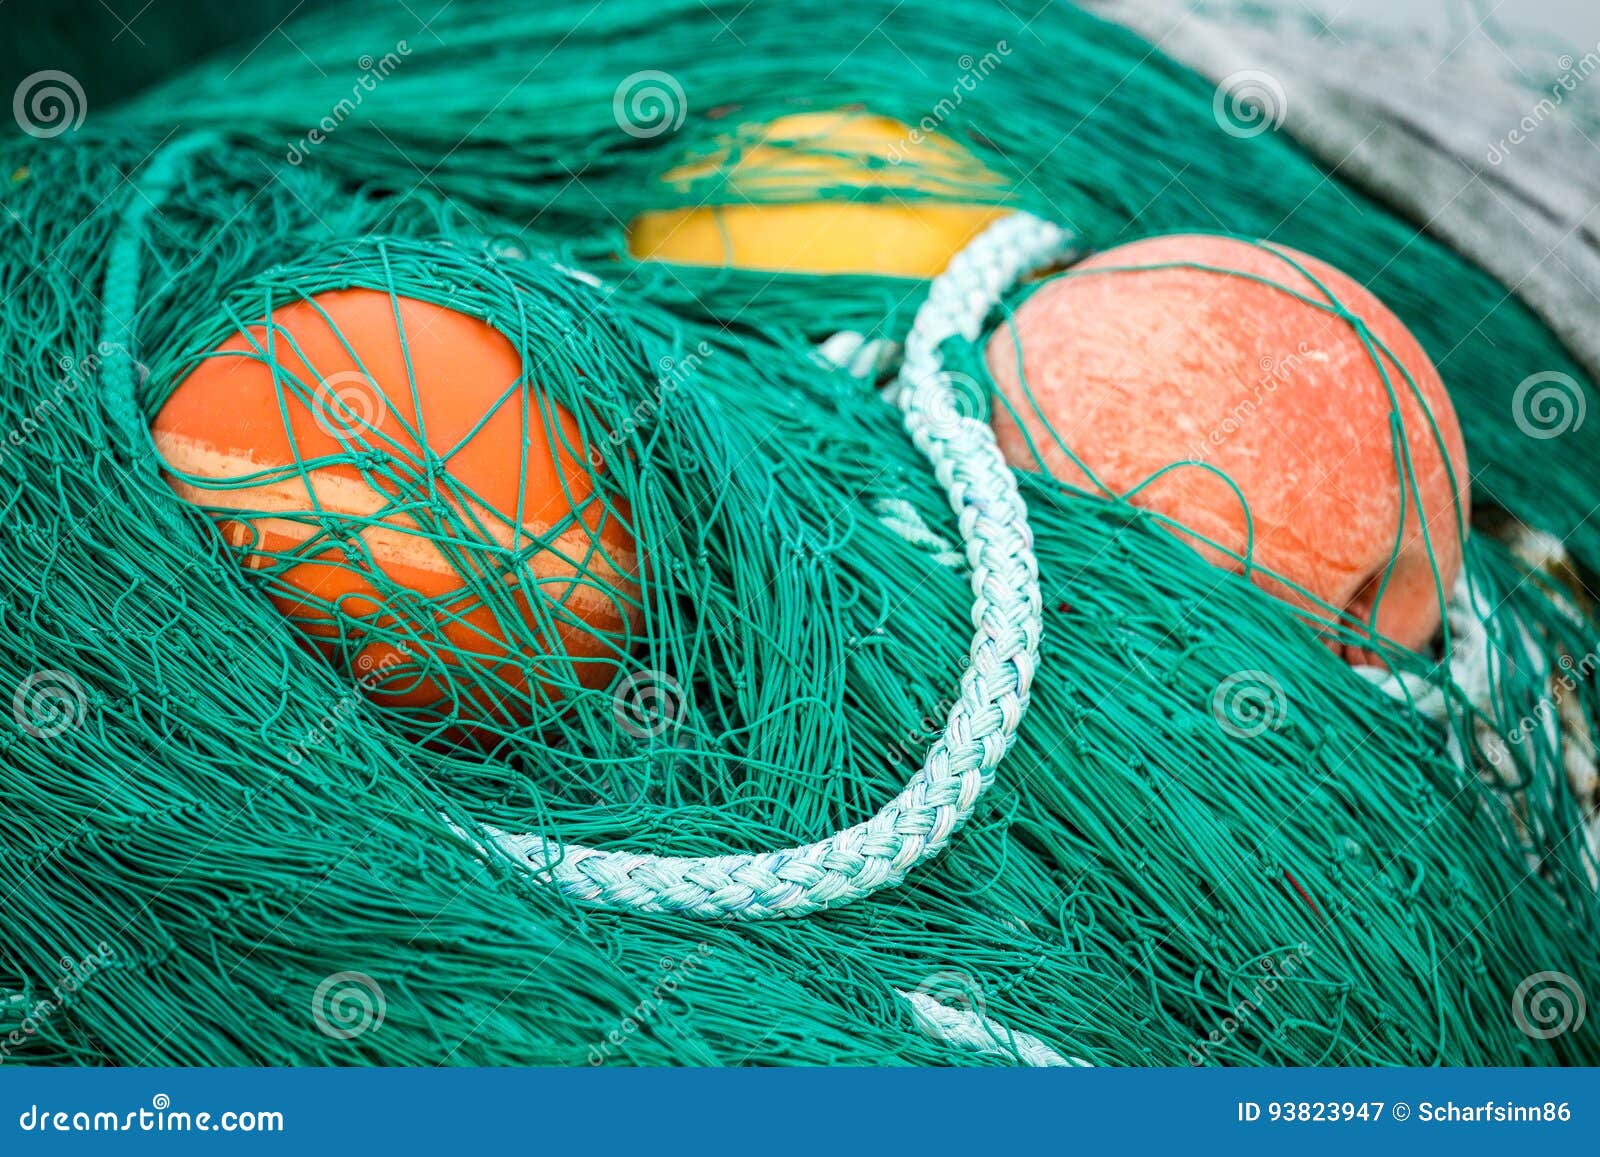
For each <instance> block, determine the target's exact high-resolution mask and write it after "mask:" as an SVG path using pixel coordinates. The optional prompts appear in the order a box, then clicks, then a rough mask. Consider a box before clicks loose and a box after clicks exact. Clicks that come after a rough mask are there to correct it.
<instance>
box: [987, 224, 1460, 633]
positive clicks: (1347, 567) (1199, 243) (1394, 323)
mask: <svg viewBox="0 0 1600 1157" xmlns="http://www.w3.org/2000/svg"><path fill="white" fill-rule="evenodd" d="M1285 258H1289V259H1290V260H1292V261H1293V262H1295V263H1296V264H1298V265H1299V266H1301V267H1303V268H1304V269H1305V270H1306V271H1307V272H1308V273H1309V274H1310V275H1311V277H1314V278H1315V279H1316V281H1317V282H1320V284H1321V286H1322V288H1321V289H1319V288H1318V287H1317V285H1315V284H1313V282H1312V280H1311V279H1310V278H1308V277H1307V276H1306V275H1305V274H1304V273H1301V272H1299V271H1298V270H1297V269H1296V268H1295V266H1294V265H1291V264H1290V262H1289V261H1287V260H1285ZM1198 266H1205V267H1207V268H1197V267H1198ZM1241 274H1242V275H1245V276H1240V275H1241ZM1252 276H1253V277H1255V278H1258V279H1260V280H1252V279H1251V277H1252ZM1263 282H1271V283H1274V284H1264V283H1263ZM1280 286H1281V287H1283V288H1279V287H1280ZM1286 290H1293V291H1295V292H1297V293H1299V294H1301V295H1303V296H1304V297H1306V298H1309V299H1311V301H1312V302H1327V301H1328V296H1327V295H1328V294H1331V295H1332V296H1333V298H1334V299H1335V300H1337V301H1338V302H1340V303H1342V304H1343V306H1344V307H1345V308H1346V309H1347V310H1348V311H1349V312H1350V313H1351V314H1353V315H1354V316H1355V317H1357V318H1359V319H1361V321H1362V322H1364V323H1365V325H1366V326H1367V327H1368V329H1369V331H1370V332H1371V334H1372V335H1373V337H1374V338H1375V339H1376V343H1381V346H1382V348H1383V349H1384V350H1385V351H1386V352H1383V353H1376V352H1374V351H1371V350H1369V349H1368V348H1367V346H1366V345H1365V344H1364V343H1363V341H1362V339H1361V337H1360V335H1359V334H1358V332H1357V330H1356V328H1355V327H1354V326H1352V325H1351V324H1350V323H1349V322H1348V321H1346V320H1344V319H1342V318H1340V317H1338V316H1336V315H1334V314H1330V313H1328V312H1325V311H1323V310H1321V309H1319V308H1317V306H1316V305H1313V304H1311V303H1310V302H1307V301H1302V300H1300V299H1298V298H1296V297H1295V296H1294V295H1293V294H1292V293H1290V292H1286ZM1324 290H1326V293H1324ZM1019 349H1020V353H1021V363H1022V377H1020V378H1019V375H1018V372H1017V363H1018V351H1019ZM1375 357H1376V358H1377V360H1376V361H1375V360H1374V359H1375ZM987 360H988V365H989V369H990V372H991V374H992V375H993V377H994V379H995V382H996V384H997V386H998V388H999V390H1000V392H1001V394H1002V395H1003V396H1004V397H1005V398H1006V399H1007V400H1008V401H1009V403H1010V405H1011V407H1012V408H1014V409H1015V411H1016V413H1017V414H1018V415H1019V416H1020V418H1021V421H1020V423H1019V422H1018V421H1017V420H1016V419H1014V418H1013V417H1012V416H1011V415H1010V414H1008V413H1006V412H1005V408H1004V407H1001V406H997V407H996V415H995V419H994V426H995V432H996V435H997V437H998V439H999V442H1000V446H1001V449H1002V450H1003V451H1004V453H1005V454H1006V457H1007V459H1008V460H1009V461H1010V462H1012V463H1013V464H1014V465H1017V466H1021V467H1024V468H1027V469H1038V468H1039V467H1040V466H1041V465H1042V466H1043V467H1044V468H1045V469H1046V470H1048V471H1049V472H1050V473H1052V474H1053V475H1054V476H1056V477H1058V478H1060V479H1061V480H1062V481H1064V482H1067V483H1070V484H1072V485H1074V486H1078V487H1082V488H1084V489H1088V490H1092V491H1097V492H1099V491H1100V487H1101V486H1103V487H1105V488H1106V489H1108V490H1110V491H1111V492H1113V493H1116V494H1127V493H1128V492H1130V491H1134V490H1135V488H1137V487H1139V486H1140V484H1141V483H1144V482H1145V481H1146V480H1147V479H1149V478H1150V477H1151V476H1152V475H1153V474H1155V473H1156V472H1157V471H1159V470H1161V468H1162V467H1165V466H1168V465H1170V464H1171V463H1174V462H1180V461H1184V460H1193V461H1198V462H1204V463H1208V464H1210V465H1211V466H1214V467H1216V468H1217V469H1218V470H1220V471H1221V472H1222V473H1224V474H1226V475H1227V476H1228V477H1229V478H1230V479H1232V481H1233V482H1234V483H1235V484H1236V485H1237V486H1238V487H1239V490H1240V491H1241V492H1242V494H1243V496H1244V499H1245V501H1246V502H1247V503H1248V505H1249V514H1250V518H1251V520H1252V521H1253V524H1254V535H1255V537H1254V562H1255V564H1256V565H1257V566H1259V567H1262V568H1265V569H1266V570H1269V571H1271V572H1273V573H1274V574H1275V575H1277V576H1279V579H1275V578H1272V577H1270V576H1267V575H1254V576H1253V577H1254V578H1255V579H1256V580H1257V581H1258V582H1260V584H1261V585H1262V586H1264V587H1266V588H1267V589H1268V590H1271V591H1272V592H1273V593H1274V594H1276V595H1278V596H1279V597H1281V598H1283V599H1285V600H1286V601H1288V602H1290V603H1292V604H1294V605H1296V606H1299V607H1302V608H1305V609H1307V610H1308V611H1313V612H1314V613H1320V614H1323V615H1325V614H1326V611H1322V610H1320V609H1319V608H1317V600H1321V601H1322V602H1325V603H1327V604H1330V605H1331V606H1333V607H1334V608H1336V609H1338V610H1340V611H1343V612H1344V613H1345V614H1346V615H1348V616H1349V617H1350V618H1351V619H1353V620H1354V621H1355V622H1357V623H1368V622H1371V623H1372V624H1373V625H1374V626H1375V628H1376V630H1377V632H1378V633H1379V634H1381V635H1383V636H1385V637H1386V638H1388V639H1391V640H1393V641H1394V642H1397V643H1399V644H1401V645H1402V646H1405V647H1408V648H1411V649H1419V648H1421V647H1423V646H1425V645H1426V644H1427V643H1428V641H1429V640H1430V639H1431V638H1432V636H1433V633H1434V631H1435V630H1436V629H1437V628H1438V626H1439V621H1440V614H1441V611H1440V605H1439V596H1438V588H1436V585H1435V579H1434V562H1436V563H1437V567H1438V572H1439V583H1440V585H1441V586H1442V589H1443V591H1444V593H1445V594H1448V593H1449V591H1450V589H1451V586H1452V585H1453V584H1454V582H1455V578H1456V576H1457V574H1458V573H1459V571H1460V568H1461V556H1462V540H1461V529H1460V528H1464V527H1465V526H1466V523H1467V516H1468V508H1469V495H1468V476H1467V469H1466V451H1465V448H1464V445H1463V443H1462V439H1461V430H1460V427H1459V425H1458V424H1457V421H1456V416H1455V410H1454V408H1453V407H1452V405H1451V403H1450V398H1449V395H1448V394H1447V393H1446V392H1445V388H1444V383H1443V382H1442V381H1440V379H1439V374H1438V371H1437V370H1436V369H1435V368H1434V366H1433V363H1432V362H1431V361H1429V359H1428V356H1427V354H1426V353H1424V352H1423V350H1422V347H1421V346H1420V345H1418V343H1417V341H1416V339H1415V338H1414V337H1412V335H1411V333H1410V332H1409V331H1408V330H1407V329H1406V327H1405V326H1404V325H1403V324H1402V323H1401V322H1400V320H1399V319H1398V318H1396V317H1395V315H1394V314H1393V313H1391V312H1390V311H1389V309H1388V308H1387V307H1385V306H1384V305H1383V303H1382V302H1380V301H1379V300H1378V299H1377V298H1376V297H1374V296H1373V295H1372V293H1370V292H1369V291H1368V290H1367V289H1366V288H1365V287H1364V286H1362V285H1360V284H1358V283H1357V282H1356V281H1354V280H1353V279H1351V278H1350V277H1348V276H1347V275H1345V274H1343V273H1341V272H1340V271H1339V270H1337V269H1334V268H1333V267H1332V266H1330V265H1327V264H1326V263H1324V262H1322V261H1318V260H1317V259H1315V258H1312V257H1308V256H1306V255H1304V254H1301V253H1296V252H1294V251H1293V250H1289V249H1285V248H1282V247H1280V246H1258V245H1254V244H1251V243H1249V242H1245V241H1240V240H1234V239H1230V238H1225V237H1212V236H1171V237H1159V238H1152V239H1150V240H1146V241H1140V242H1135V243H1133V244H1129V245H1124V246H1121V247H1119V248H1116V249H1112V250H1109V251H1107V252H1104V253H1101V254H1098V255H1096V256H1095V257H1092V258H1090V259H1089V260H1087V261H1084V262H1082V263H1081V264H1079V265H1077V266H1075V267H1074V268H1073V270H1072V271H1071V273H1070V274H1069V275H1067V276H1064V277H1061V278H1057V279H1055V280H1053V281H1051V282H1049V283H1047V284H1046V285H1044V286H1042V287H1041V288H1040V289H1039V290H1038V291H1037V292H1036V293H1034V294H1033V295H1032V296H1031V297H1029V298H1028V299H1027V300H1026V301H1025V302H1024V303H1023V305H1022V306H1021V308H1020V309H1019V310H1018V311H1017V313H1016V316H1015V330H1014V331H1013V329H1012V328H1011V327H1001V329H1000V330H998V331H997V332H996V333H995V334H994V336H993V337H992V338H991V340H990V343H989V346H988V349H987ZM1380 364H1381V365H1382V366H1383V367H1384V368H1385V369H1386V370H1387V372H1388V376H1389V379H1390V384H1391V386H1392V388H1393V392H1394V395H1395V396H1396V398H1397V399H1398V414H1399V421H1400V423H1401V425H1402V427H1403V444H1404V446H1405V447H1406V448H1407V449H1408V450H1409V455H1410V459H1411V462H1410V466H1411V469H1412V470H1414V471H1415V475H1416V485H1415V487H1414V489H1413V488H1412V487H1410V486H1409V485H1405V486H1403V484H1402V479H1403V477H1404V473H1403V471H1404V467H1403V466H1402V465H1400V464H1399V463H1397V456H1396V444H1395V438H1394V435H1393V433H1392V429H1391V415H1392V413H1394V412H1395V410H1396V406H1395V403H1394V402H1393V401H1392V400H1391V397H1390V391H1389V389H1388V388H1386V387H1385V384H1384V381H1383V376H1382V374H1381V373H1380V370H1379V365H1380ZM1402 368H1403V370H1405V371H1408V372H1409V374H1410V377H1411V380H1412V381H1413V382H1414V383H1415V386H1416V391H1415V392H1414V391H1413V389H1412V387H1411V386H1410V385H1408V384H1407V381H1406V376H1405V373H1403V372H1402ZM1024 379H1025V381H1026V387H1024V384H1023V381H1024ZM1419 393H1420V399H1419V397H1418V394H1419ZM1430 415H1431V419H1432V423H1430V420H1429V419H1430ZM1435 424H1436V425H1437V428H1438V434H1437V435H1436V434H1435V432H1434V425H1435ZM1025 432H1026V436H1025ZM1029 438H1031V439H1032V442H1033V445H1034V447H1035V448H1036V449H1037V455H1036V453H1035V450H1032V449H1030V448H1029V444H1028V439H1029ZM1057 439H1059V442H1058V441H1057ZM1068 449H1070V450H1071V452H1072V454H1075V455H1076V456H1077V457H1078V458H1079V459H1080V460H1081V461H1082V462H1083V464H1084V465H1085V466H1087V467H1088V470H1089V471H1090V472H1092V474H1093V475H1094V478H1095V479H1097V480H1098V482H1095V481H1092V480H1091V479H1090V477H1089V476H1088V474H1086V473H1085V472H1084V470H1083V469H1081V468H1080V467H1079V466H1078V465H1077V464H1076V463H1074V462H1073V460H1072V458H1071V456H1070V455H1069V454H1068V453H1067V450H1068ZM1452 473H1453V478H1452ZM1403 490H1404V492H1405V494H1406V497H1405V500H1404V501H1402V491H1403ZM1132 501H1133V502H1135V503H1136V504H1138V505H1140V506H1144V507H1148V508H1149V509H1151V510H1155V511H1157V512H1159V513H1161V514H1162V515H1165V516H1166V517H1167V518H1169V519H1171V520H1173V521H1174V522H1176V523H1177V524H1179V525H1180V526H1181V527H1183V528H1186V529H1187V530H1189V531H1192V532H1193V533H1192V534H1186V535H1184V536H1183V537H1185V538H1187V539H1189V540H1190V541H1191V542H1193V543H1194V544H1195V545H1196V547H1197V548H1198V549H1199V550H1200V551H1201V553H1202V554H1204V555H1206V556H1207V557H1208V558H1209V559H1211V560H1212V561H1213V562H1216V563H1218V564H1220V565H1224V566H1228V567H1231V568H1232V569H1234V570H1239V569H1241V565H1240V563H1239V562H1238V561H1237V560H1236V559H1235V558H1234V557H1233V556H1234V555H1243V554H1244V553H1245V550H1246V545H1247V535H1246V517H1245V507H1244V505H1242V504H1241V502H1240V500H1239V496H1238V495H1236V494H1235V493H1234V491H1233V490H1232V489H1231V488H1229V487H1228V485H1227V484H1226V483H1225V482H1224V481H1223V480H1222V479H1220V478H1218V477H1217V476H1216V475H1215V474H1213V473H1210V472H1208V471H1206V470H1203V469H1199V468H1190V467H1181V468H1179V469H1176V470H1173V471H1170V472H1168V473H1166V474H1163V475H1162V476H1161V477H1159V478H1157V479H1156V480H1155V481H1154V482H1151V483H1150V484H1149V485H1148V486H1145V487H1143V488H1142V489H1138V490H1137V491H1136V493H1134V494H1133V495H1132ZM1419 510H1420V513H1421V516H1422V518H1426V520H1427V539H1426V541H1425V539H1424V535H1423V533H1422V528H1421V518H1419V516H1418V514H1419ZM1402 512H1404V527H1403V528H1402V525H1401V522H1402ZM1202 539H1206V540H1210V543H1213V544H1215V545H1209V544H1208V543H1206V542H1203V541H1201V540H1202ZM1430 543H1431V546H1432V551H1433V555H1434V562H1430V559H1429V544H1430ZM1391 557H1393V558H1394V559H1395V565H1394V568H1393V571H1392V573H1391V574H1390V575H1389V579H1388V585H1387V587H1386V588H1385V589H1384V590H1383V592H1382V597H1381V599H1380V598H1379V588H1380V586H1381V584H1382V583H1383V581H1384V573H1385V571H1386V569H1387V568H1388V566H1389V562H1390V560H1391ZM1280 579H1281V580H1287V581H1286V582H1285V581H1279V580H1280ZM1288 584H1294V585H1296V586H1299V587H1302V588H1304V590H1305V591H1306V592H1308V594H1309V596H1312V597H1308V595H1307V594H1302V593H1300V592H1297V591H1295V590H1294V589H1292V587H1291V586H1290V585H1288ZM1347 657H1348V658H1351V659H1352V660H1356V659H1359V658H1361V657H1362V652H1361V651H1360V650H1359V649H1352V650H1351V651H1350V652H1348V654H1347Z"/></svg>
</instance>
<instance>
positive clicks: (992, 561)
mask: <svg viewBox="0 0 1600 1157" xmlns="http://www.w3.org/2000/svg"><path fill="white" fill-rule="evenodd" d="M1070 251H1071V243H1070V238H1069V237H1068V236H1067V234H1065V233H1063V232H1062V231H1061V230H1060V229H1058V228H1056V227H1055V226H1053V225H1050V224H1048V223H1046V222H1043V221H1040V220H1038V219H1037V218H1034V217H1029V216H1027V215H1023V214H1019V215H1017V216H1013V217H1008V218H1005V219H1004V220H1001V221H999V222H996V223H995V224H994V225H993V226H991V227H990V228H989V229H988V230H986V231H985V232H984V233H983V234H982V235H980V236H979V237H977V238H976V239H974V240H973V241H972V243H971V244H970V245H968V246H967V248H966V249H964V250H963V251H962V252H961V253H960V254H958V255H957V256H956V258H955V259H954V260H953V261H952V262H951V263H950V268H949V269H948V270H947V271H946V272H945V273H944V274H943V275H941V276H940V277H938V278H936V279H935V280H934V282H933V284H932V286H931V287H930V289H929V293H928V300H927V301H926V302H924V303H923V305H922V308H921V309H919V310H918V311H917V316H916V320H915V322H914V323H913V326H912V330H911V333H910V335H909V336H908V338H907V339H906V348H905V362H904V364H903V366H902V367H901V370H900V383H901V388H900V393H899V399H898V400H899V406H900V409H901V410H902V412H903V413H904V415H905V426H906V430H907V431H908V432H909V433H910V434H911V437H912V440H913V441H914V442H915V444H916V446H917V448H918V449H919V450H921V451H922V453H923V455H924V456H926V457H927V459H928V462H929V464H930V465H931V466H932V467H933V473H934V476H935V477H936V478H937V479H938V480H939V483H940V485H941V486H943V487H944V489H945V492H946V493H947V494H948V495H949V498H950V504H951V507H952V508H953V509H954V510H955V512H956V514H957V524H958V526H959V528H960V531H961V540H962V544H963V547H964V549H965V551H966V559H967V562H968V564H969V565H970V566H971V568H972V593H973V603H972V622H973V625H974V626H975V628H976V633H975V634H974V636H973V639H972V645H971V648H970V649H969V652H968V655H969V659H970V661H969V664H968V666H967V670H966V672H965V673H964V674H963V675H962V677H961V686H960V691H959V693H958V694H957V696H956V701H955V705H954V706H953V707H952V708H951V709H950V713H949V715H948V717H947V719H946V722H945V728H944V731H943V733H942V734H941V735H940V736H939V737H938V739H936V740H935V741H934V743H933V746H932V747H931V748H930V749H929V751H928V755H927V759H926V761H925V762H924V764H923V766H922V768H921V769H920V770H919V771H918V772H917V773H916V774H915V775H913V776H912V777H911V781H910V782H909V783H908V784H907V785H906V787H905V790H903V791H902V792H901V793H900V794H899V795H898V796H896V797H895V798H894V799H893V800H891V801H890V802H889V803H888V804H887V805H886V806H885V807H884V808H883V810H882V811H880V812H879V813H878V814H877V815H875V816H873V817H872V818H871V819H869V820H866V821H865V822H863V823H860V824H857V825H855V826H854V827H851V828H846V829H845V830H844V831H841V832H836V833H835V834H833V835H831V836H829V837H827V838H826V839H823V840H819V841H818V842H816V843H814V844H807V845H804V846H802V847H795V848H784V849H780V850H777V851H766V852H749V853H742V854H735V855H723V856H658V855H652V854H650V853H647V852H632V851H606V850H602V849H599V848H587V847H580V846H578V845H575V844H561V843H559V842H557V841H555V840H552V839H549V838H547V837H545V836H541V835H538V834H534V833H528V834H513V833H507V832H502V831H499V830H498V829H495V828H489V827H485V828H484V829H483V830H484V832H485V834H486V835H487V836H488V838H489V840H490V842H491V843H492V844H493V845H495V846H496V847H498V848H499V849H500V850H502V851H504V852H506V853H508V854H510V855H511V856H513V857H515V858H516V859H517V860H518V861H520V862H522V863H523V864H526V865H527V866H528V867H529V868H530V869H531V870H532V871H533V872H534V873H535V874H536V875H537V876H538V877H539V878H540V879H542V880H544V881H546V882H548V883H550V884H551V885H553V886H554V887H556V888H558V889H559V890H560V891H561V892H563V893H564V894H566V895H568V896H571V897H573V898H575V899H577V900H580V901H583V902H586V903H593V904H599V905H603V906H605V907H607V908H613V909H625V910H631V911H636V912H676V913H681V914H684V915H688V916H698V917H707V918H717V919H727V918H731V919H741V920H757V919H765V918H769V917H774V916H802V915H805V914H807V913H810V912H815V911H818V910H820V909H823V908H828V907H835V906H838V905H840V904H845V903H848V902H850V901H852V900H858V899H860V898H861V897H863V896H869V895H871V894H872V893H874V892H876V891H878V890H879V889H880V888H886V887H890V886H893V885H895V884H898V883H899V882H900V881H901V880H903V879H904V878H905V876H906V874H907V873H908V872H910V871H911V869H913V868H914V867H916V866H917V865H918V864H920V863H922V862H923V861H924V860H927V859H929V858H930V857H932V856H934V855H937V854H938V852H939V851H940V850H941V849H942V848H943V847H944V846H945V844H947V843H948V842H949V841H950V837H951V836H953V835H954V834H955V832H956V830H957V829H959V828H960V827H961V825H962V824H963V823H965V822H966V820H967V818H968V817H969V816H971V814H972V811H973V808H974V807H975V805H976V804H977V802H978V798H979V797H980V796H981V795H982V794H983V793H984V791H985V790H986V789H987V788H988V787H989V785H990V783H991V782H993V778H994V769H995V767H996V765H998V764H999V762H1000V760H1001V758H1002V757H1003V756H1004V755H1005V753H1006V751H1007V750H1008V749H1009V748H1010V746H1011V742H1012V739H1013V737H1014V736H1015V734H1016V730H1017V725H1018V724H1019V723H1021V721H1022V716H1023V713H1024V712H1025V711H1026V710H1027V706H1028V689H1029V685H1030V684H1031V683H1032V681H1033V671H1034V664H1035V662H1036V660H1037V657H1038V652H1039V633H1040V625H1041V616H1040V597H1039V574H1038V565H1037V563H1036V562H1035V560H1034V555H1033V536H1032V532H1031V531H1030V530H1029V528H1028V523H1027V512H1026V510H1025V509H1024V507H1023V503H1022V497H1021V495H1020V494H1019V493H1018V492H1017V486H1016V480H1015V479H1014V478H1013V477H1012V474H1011V471H1010V470H1009V469H1008V468H1007V466H1006V464H1005V460H1004V459H1003V458H1002V457H1001V456H1000V451H999V449H998V447H997V446H996V445H995V439H994V433H993V431H992V430H991V429H990V428H989V425H988V423H987V422H984V421H980V420H977V419H976V418H975V417H973V416H970V415H966V414H963V413H961V409H962V407H961V404H960V403H959V401H958V399H957V398H956V395H955V392H954V391H953V390H952V389H951V387H950V383H949V380H948V379H947V378H946V377H945V375H944V373H943V365H942V362H941V360H940V355H939V345H940V343H941V342H943V341H944V340H945V339H947V338H949V337H952V336H957V335H959V336H961V337H964V338H966V339H967V340H968V341H974V342H975V341H977V339H978V336H979V331H980V329H981V327H982V325H983V321H984V318H985V317H986V316H987V315H988V313H989V311H990V310H991V309H992V308H993V307H994V305H995V303H997V302H998V301H999V299H1000V295H1001V294H1002V293H1004V292H1005V291H1006V290H1007V289H1008V288H1010V287H1011V286H1012V285H1013V284H1015V282H1016V281H1017V280H1018V279H1019V278H1020V277H1022V276H1023V275H1025V274H1027V273H1029V272H1031V271H1033V270H1035V269H1039V268H1043V267H1046V266H1049V265H1052V264H1054V263H1056V262H1058V261H1059V260H1061V259H1062V258H1063V257H1064V256H1066V255H1067V254H1068V253H1069V252H1070Z"/></svg>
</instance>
